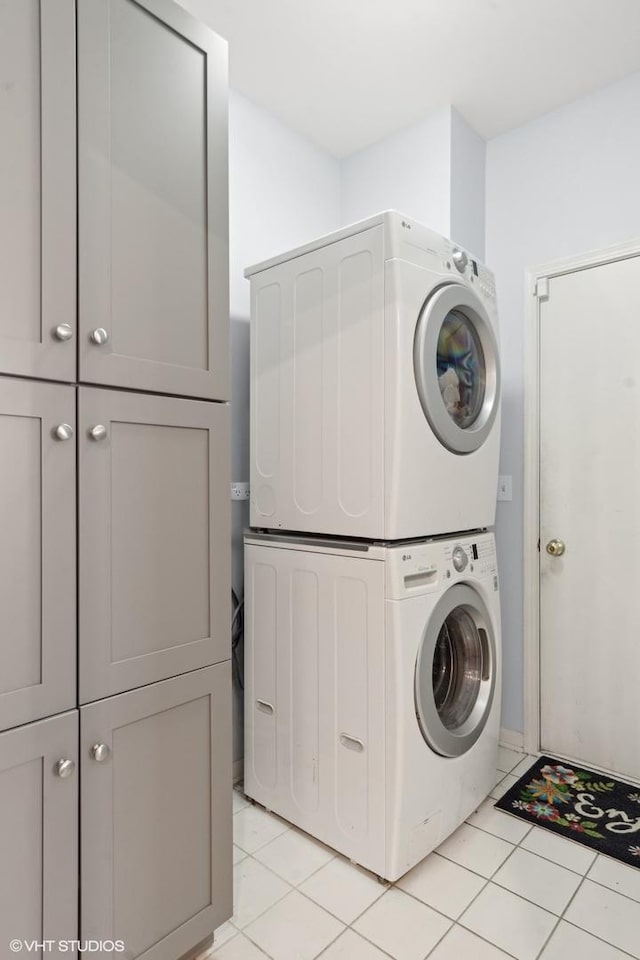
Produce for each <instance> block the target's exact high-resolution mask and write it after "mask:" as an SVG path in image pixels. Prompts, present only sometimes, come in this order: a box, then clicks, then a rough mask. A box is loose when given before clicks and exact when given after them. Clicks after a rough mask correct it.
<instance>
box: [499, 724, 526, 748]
mask: <svg viewBox="0 0 640 960" xmlns="http://www.w3.org/2000/svg"><path fill="white" fill-rule="evenodd" d="M499 743H500V746H501V747H508V748H509V750H518V751H519V752H520V753H524V734H523V733H520V731H519V730H507V729H506V728H505V727H500V740H499Z"/></svg>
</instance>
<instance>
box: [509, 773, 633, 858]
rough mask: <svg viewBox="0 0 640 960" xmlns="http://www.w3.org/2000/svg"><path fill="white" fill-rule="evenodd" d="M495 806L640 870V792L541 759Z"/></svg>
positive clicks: (600, 774)
mask: <svg viewBox="0 0 640 960" xmlns="http://www.w3.org/2000/svg"><path fill="white" fill-rule="evenodd" d="M495 806H496V807H497V808H498V809H499V810H504V811H506V813H511V814H513V815H514V816H515V817H521V818H522V819H523V820H528V821H529V823H535V824H537V825H538V826H539V827H546V828H547V829H549V830H553V831H554V832H555V833H559V834H560V835H561V836H563V837H567V838H568V839H569V840H577V841H578V843H583V844H584V845H585V846H587V847H591V848H592V849H593V850H597V851H598V853H604V854H606V855H607V856H609V857H615V858H616V860H622V861H623V863H628V864H630V866H632V867H639V868H640V788H638V787H634V786H633V785H632V784H630V783H625V782H624V781H623V780H614V779H613V777H609V776H606V775H605V774H602V773H595V772H594V771H593V770H585V769H583V768H582V767H576V766H575V765H574V764H572V765H570V766H569V765H565V764H564V763H563V762H562V761H560V760H554V759H553V757H540V758H539V759H538V760H536V762H535V763H534V764H533V765H532V766H531V768H530V769H529V771H528V772H527V773H525V775H524V776H523V777H520V779H519V780H518V782H517V783H516V784H514V786H513V787H511V789H510V790H507V792H506V793H505V794H504V796H503V797H501V798H500V800H497V801H496V804H495Z"/></svg>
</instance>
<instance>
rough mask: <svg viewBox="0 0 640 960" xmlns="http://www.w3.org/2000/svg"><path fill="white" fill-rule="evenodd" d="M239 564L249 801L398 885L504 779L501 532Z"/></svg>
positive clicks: (304, 548) (313, 549) (275, 555)
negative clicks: (500, 767) (500, 764)
mask: <svg viewBox="0 0 640 960" xmlns="http://www.w3.org/2000/svg"><path fill="white" fill-rule="evenodd" d="M245 556H246V561H245V603H246V620H245V758H244V789H245V792H246V793H247V795H248V796H250V797H252V798H254V799H255V800H256V801H258V802H259V803H261V804H263V805H264V806H265V807H267V808H269V809H270V810H273V811H275V812H276V813H278V814H279V815H280V816H282V817H284V818H285V819H287V820H289V821H290V822H291V823H294V824H296V825H297V826H299V827H300V828H302V829H303V830H305V831H307V832H308V833H310V834H312V835H313V836H315V837H317V838H318V839H320V840H322V841H323V842H324V843H327V844H328V845H330V846H331V847H333V848H335V849H336V850H338V851H340V852H341V853H343V854H344V855H345V856H347V857H349V858H350V859H351V860H353V861H355V862H356V863H359V864H361V865H362V866H364V867H366V868H368V869H369V870H372V871H373V872H374V873H376V874H378V875H379V876H381V877H385V878H386V879H388V880H396V879H397V878H398V877H400V876H402V874H404V873H405V872H406V871H407V870H409V869H410V868H411V867H412V866H414V865H415V864H416V863H418V862H419V861H420V860H421V859H422V858H423V857H425V856H426V855H427V854H428V853H429V852H430V851H431V850H433V849H434V848H435V847H437V846H438V845H439V844H440V843H441V842H442V841H443V840H444V839H445V838H446V837H447V836H449V834H451V833H452V832H453V831H454V830H455V829H456V828H457V827H458V826H459V825H460V824H461V823H462V822H463V821H464V819H465V818H466V817H467V816H468V815H469V814H470V813H471V812H472V811H473V810H474V809H475V808H476V807H477V806H478V805H479V804H480V803H481V801H482V800H483V799H484V798H485V797H486V796H487V794H488V793H489V791H490V790H491V788H492V787H493V784H494V782H495V770H496V763H497V751H498V731H499V717H500V674H501V650H500V605H499V592H498V575H497V569H496V554H495V543H494V538H493V535H492V534H487V533H479V534H475V535H471V536H465V537H462V538H459V539H450V538H448V539H435V540H431V541H411V542H406V543H403V544H397V545H393V546H384V545H374V544H370V545H366V544H358V543H351V544H349V543H348V542H345V541H335V542H330V541H328V540H324V541H316V542H313V540H311V539H309V540H304V539H302V538H298V539H289V540H285V539H284V538H279V537H276V536H271V535H268V534H265V535H262V536H259V535H255V534H247V536H246V537H245Z"/></svg>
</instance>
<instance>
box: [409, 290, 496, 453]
mask: <svg viewBox="0 0 640 960" xmlns="http://www.w3.org/2000/svg"><path fill="white" fill-rule="evenodd" d="M413 366H414V373H415V379H416V388H417V391H418V398H419V400H420V404H421V406H422V410H423V413H424V415H425V417H426V418H427V421H428V422H429V425H430V426H431V429H432V430H433V432H434V434H435V435H436V437H437V438H438V440H439V441H440V442H441V443H442V444H443V446H445V447H446V448H447V449H448V450H450V451H451V452H452V453H457V454H467V453H472V452H473V451H474V450H478V449H479V448H480V447H481V446H482V444H483V443H484V442H485V440H486V439H487V438H488V436H489V434H490V433H491V430H492V428H493V424H494V421H495V418H496V416H497V413H498V407H499V403H500V361H499V357H498V344H497V342H496V338H495V335H494V332H493V327H492V321H491V319H490V317H489V315H488V314H487V311H486V310H485V308H484V306H483V304H482V302H481V301H480V299H479V297H478V296H477V295H476V293H475V291H473V290H470V289H467V288H466V287H464V286H462V285H461V284H459V283H448V284H444V285H443V286H442V287H440V288H438V289H437V290H435V291H434V292H433V293H432V294H431V295H430V296H429V297H428V298H427V300H426V301H425V303H424V304H423V306H422V310H421V311H420V315H419V317H418V321H417V324H416V332H415V337H414V343H413Z"/></svg>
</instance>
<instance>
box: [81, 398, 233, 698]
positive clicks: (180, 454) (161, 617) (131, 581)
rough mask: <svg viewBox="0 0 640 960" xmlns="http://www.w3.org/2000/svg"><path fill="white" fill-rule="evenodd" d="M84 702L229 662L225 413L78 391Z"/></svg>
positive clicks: (216, 406) (220, 407)
mask: <svg viewBox="0 0 640 960" xmlns="http://www.w3.org/2000/svg"><path fill="white" fill-rule="evenodd" d="M78 434H79V439H78V463H79V495H78V504H79V540H78V543H79V628H80V629H79V636H80V645H79V659H80V703H90V702H91V701H93V700H98V699H100V698H101V697H110V696H112V695H113V694H116V693H120V692H123V691H125V690H132V689H133V688H134V687H141V686H143V685H144V684H148V683H155V682H156V681H157V680H166V679H168V678H169V677H174V676H177V675H178V674H181V673H188V672H189V671H190V670H197V669H198V668H200V667H206V666H209V665H210V664H213V663H219V662H222V661H224V660H228V659H229V657H230V655H231V649H230V639H229V638H230V607H231V599H230V597H231V582H230V560H229V558H230V552H231V539H230V532H229V516H230V503H229V407H228V405H227V404H223V403H205V402H201V401H196V400H179V399H176V398H175V397H155V396H148V395H147V396H145V395H144V394H137V393H125V392H123V391H119V390H96V389H93V388H90V387H81V388H80V391H79V417H78Z"/></svg>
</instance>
